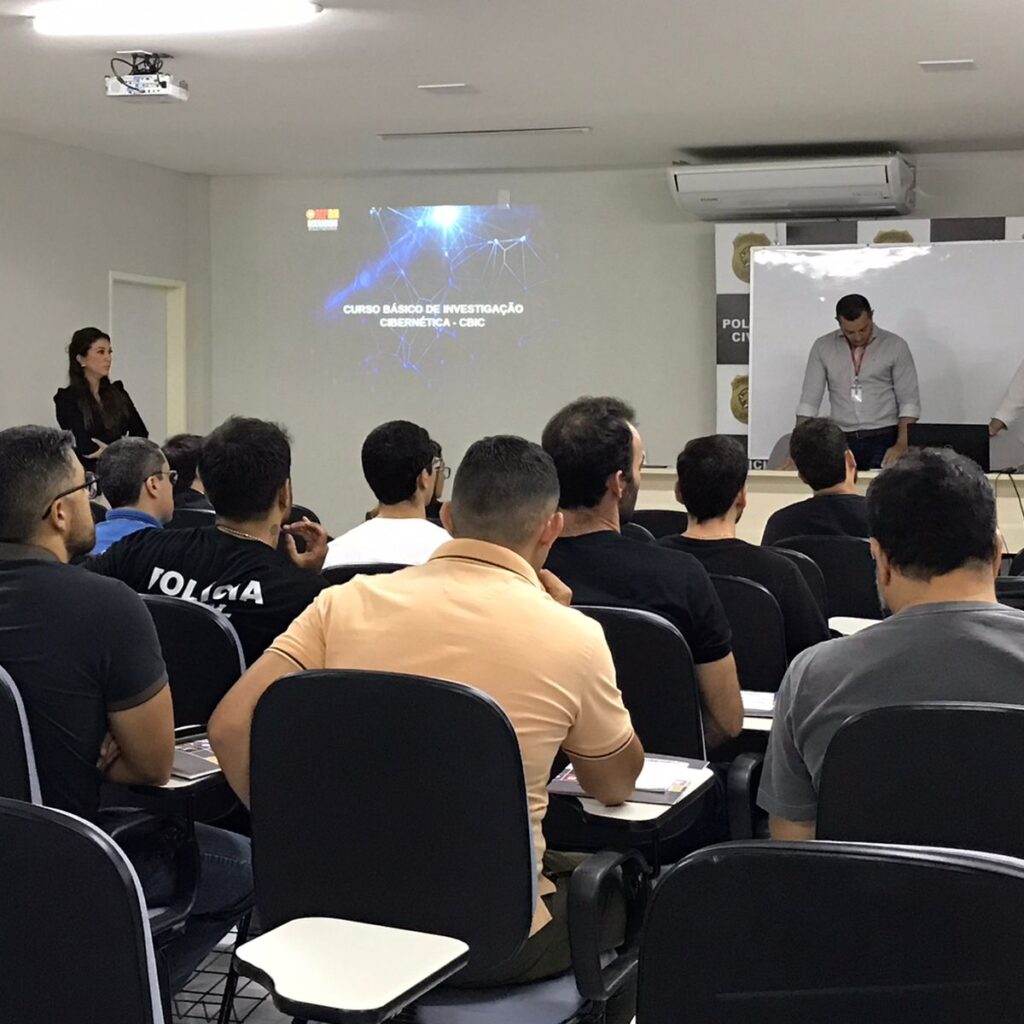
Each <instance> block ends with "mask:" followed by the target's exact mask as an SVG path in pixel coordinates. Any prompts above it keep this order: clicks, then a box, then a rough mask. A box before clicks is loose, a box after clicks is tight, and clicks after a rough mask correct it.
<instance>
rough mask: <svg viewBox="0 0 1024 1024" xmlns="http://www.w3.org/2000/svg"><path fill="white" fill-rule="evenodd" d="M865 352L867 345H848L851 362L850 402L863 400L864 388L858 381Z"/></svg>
mask: <svg viewBox="0 0 1024 1024" xmlns="http://www.w3.org/2000/svg"><path fill="white" fill-rule="evenodd" d="M866 352H867V347H866V346H865V347H862V348H857V349H854V347H853V346H852V345H850V362H851V363H852V364H853V383H852V384H851V385H850V401H851V402H863V401H864V388H863V387H861V383H860V371H861V367H862V366H863V365H864V355H865V353H866Z"/></svg>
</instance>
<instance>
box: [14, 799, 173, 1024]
mask: <svg viewBox="0 0 1024 1024" xmlns="http://www.w3.org/2000/svg"><path fill="white" fill-rule="evenodd" d="M0 907H3V913H0V963H2V964H4V980H3V982H2V983H0V1018H2V1019H3V1020H4V1021H5V1022H7V1021H9V1022H10V1024H14V1022H15V1021H16V1022H17V1024H55V1022H57V1021H102V1022H103V1024H162V1022H163V1013H162V1010H161V1003H160V993H159V987H158V983H157V974H156V965H155V962H154V959H153V944H152V939H151V937H150V931H149V921H148V919H147V916H146V907H145V904H144V902H143V898H142V890H141V888H140V887H139V882H138V878H137V877H136V875H135V872H134V870H133V869H132V866H131V864H130V863H129V861H128V858H127V857H125V855H124V853H123V852H122V851H121V850H120V848H119V847H118V846H117V845H116V844H115V843H114V842H113V841H112V840H111V839H110V838H109V837H108V836H106V835H104V833H103V832H101V831H100V830H99V829H98V828H96V826H95V825H92V824H90V823H89V822H87V821H83V820H82V819H81V818H76V817H75V816H73V815H71V814H66V813H64V812H63V811H57V810H53V809H52V808H48V807H34V806H32V805H31V804H25V803H21V802H19V801H14V800H5V799H0ZM167 1024H170V1022H167Z"/></svg>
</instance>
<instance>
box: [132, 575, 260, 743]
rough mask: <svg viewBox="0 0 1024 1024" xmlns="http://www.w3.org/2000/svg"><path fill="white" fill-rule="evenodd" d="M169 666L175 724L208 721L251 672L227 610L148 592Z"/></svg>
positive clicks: (168, 675)
mask: <svg viewBox="0 0 1024 1024" xmlns="http://www.w3.org/2000/svg"><path fill="white" fill-rule="evenodd" d="M141 597H142V600H143V601H145V603H146V607H147V608H148V609H149V614H150V615H151V616H152V617H153V622H154V624H155V625H156V631H157V635H158V636H159V637H160V650H161V651H162V652H163V656H164V663H165V664H166V665H167V679H168V681H169V682H170V684H171V699H172V701H173V702H174V726H175V728H180V727H181V726H183V725H200V726H203V725H206V723H207V722H208V721H209V718H210V715H212V714H213V709H214V708H215V707H216V706H217V705H218V703H220V699H221V697H223V696H224V694H225V693H227V692H228V690H229V689H230V688H231V687H232V686H233V685H234V684H235V683H236V682H238V678H239V676H241V675H242V673H243V672H244V671H245V656H244V655H243V654H242V645H241V643H239V640H238V634H237V633H236V632H235V627H234V626H232V625H231V620H230V619H228V617H227V616H226V615H224V614H223V613H222V612H219V611H217V610H216V609H214V608H211V607H209V606H208V605H205V604H200V603H199V602H198V601H186V600H184V599H183V598H180V597H164V596H163V595H162V594H142V595H141Z"/></svg>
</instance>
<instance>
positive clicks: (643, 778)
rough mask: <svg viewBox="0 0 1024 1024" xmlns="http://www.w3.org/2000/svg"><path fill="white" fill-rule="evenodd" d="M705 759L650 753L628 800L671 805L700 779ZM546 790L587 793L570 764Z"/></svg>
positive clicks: (574, 794)
mask: <svg viewBox="0 0 1024 1024" xmlns="http://www.w3.org/2000/svg"><path fill="white" fill-rule="evenodd" d="M707 767H708V762H707V761H698V760H696V759H694V758H690V757H668V756H667V755H649V756H647V757H645V758H644V766H643V769H642V770H641V772H640V775H639V776H638V777H637V780H636V783H635V784H634V787H633V795H632V796H631V797H630V798H629V800H630V801H631V802H635V803H641V804H674V803H675V802H676V801H677V800H678V799H679V798H680V797H681V796H682V795H683V794H684V793H685V792H686V791H687V790H688V789H689V788H690V787H691V786H693V785H694V784H696V783H699V782H702V781H703V780H704V777H705V774H706V772H705V769H707ZM548 792H549V793H554V794H555V795H556V796H586V795H587V794H586V793H585V792H584V790H583V787H582V786H581V785H580V784H579V782H578V781H577V779H576V772H575V771H574V770H573V768H572V766H571V765H570V766H569V767H568V768H566V769H564V770H563V771H561V772H559V773H558V774H557V775H556V776H555V777H554V778H553V779H552V780H551V782H550V783H548Z"/></svg>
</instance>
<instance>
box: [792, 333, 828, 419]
mask: <svg viewBox="0 0 1024 1024" xmlns="http://www.w3.org/2000/svg"><path fill="white" fill-rule="evenodd" d="M827 383H828V375H827V374H826V372H825V362H824V360H823V359H822V358H821V346H820V345H818V344H817V342H815V344H814V345H812V346H811V351H810V354H809V355H808V356H807V368H806V369H805V370H804V386H803V387H802V388H801V389H800V404H799V405H798V406H797V407H796V420H797V423H799V422H800V421H801V420H802V419H808V418H809V417H811V416H817V415H818V412H819V410H820V409H821V400H822V398H824V397H825V385H826V384H827Z"/></svg>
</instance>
